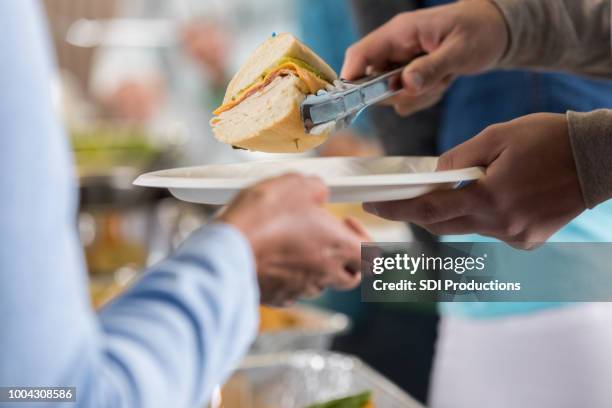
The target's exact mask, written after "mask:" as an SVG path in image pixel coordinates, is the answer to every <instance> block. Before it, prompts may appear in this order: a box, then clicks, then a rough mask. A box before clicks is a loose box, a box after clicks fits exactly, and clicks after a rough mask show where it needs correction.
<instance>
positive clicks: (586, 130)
mask: <svg viewBox="0 0 612 408" xmlns="http://www.w3.org/2000/svg"><path fill="white" fill-rule="evenodd" d="M567 121H568V133H569V139H570V143H571V148H572V153H573V156H574V162H575V164H576V172H577V174H578V181H579V183H580V188H581V190H582V196H583V199H584V203H585V205H586V207H587V208H593V207H595V206H597V205H598V204H600V203H602V202H604V201H607V200H609V199H612V161H610V157H612V110H607V109H600V110H596V111H593V112H586V113H585V112H572V111H568V112H567Z"/></svg>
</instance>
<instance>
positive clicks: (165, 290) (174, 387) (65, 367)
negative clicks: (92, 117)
mask: <svg viewBox="0 0 612 408" xmlns="http://www.w3.org/2000/svg"><path fill="white" fill-rule="evenodd" d="M45 35H46V33H45V30H44V27H43V25H42V17H41V11H40V10H39V2H38V1H36V0H22V1H3V2H0V61H1V64H0V90H1V93H0V386H74V387H76V388H77V402H78V403H77V404H76V406H78V407H113V408H119V407H147V408H150V407H189V408H192V407H197V406H202V405H201V404H202V402H203V400H204V399H205V398H206V397H207V396H209V395H210V393H211V390H212V389H213V387H214V386H215V385H216V384H218V383H220V382H222V381H223V380H224V379H225V377H226V376H227V375H228V373H229V372H230V370H231V369H232V368H233V367H234V366H235V364H237V362H238V361H239V359H240V357H241V355H242V354H243V353H244V352H245V351H246V349H247V347H248V345H249V343H250V341H251V340H252V338H253V337H254V335H255V332H256V327H257V304H258V291H257V282H256V274H255V268H254V262H253V259H252V253H251V250H250V247H249V245H248V242H247V241H246V240H245V239H244V237H243V236H242V235H241V234H240V233H239V232H238V231H236V230H235V229H233V228H232V227H230V226H227V225H222V224H216V225H210V226H207V227H204V228H203V229H202V230H200V231H199V232H197V233H196V234H194V235H193V236H192V237H191V238H190V239H189V240H188V241H187V242H186V243H185V244H184V245H183V246H182V247H181V248H180V249H179V250H178V251H177V253H176V254H175V255H173V256H172V257H170V258H169V259H167V260H165V261H163V262H161V263H159V264H158V265H156V266H155V267H153V268H151V269H150V270H149V271H147V272H146V273H145V274H144V276H143V277H142V279H140V280H139V281H138V282H137V283H136V284H135V285H134V286H133V287H132V288H131V290H129V291H128V293H127V294H126V295H125V296H123V297H121V298H120V299H118V300H117V301H115V302H114V303H112V304H111V305H109V306H108V307H107V308H105V309H104V310H103V311H102V313H101V314H100V315H99V316H97V315H96V314H95V313H94V312H93V310H92V309H91V306H90V305H89V299H88V291H87V276H86V273H85V266H84V262H83V257H82V254H81V248H80V245H79V242H78V238H77V231H76V226H75V225H76V204H77V200H76V186H75V183H74V174H73V170H72V168H73V167H72V165H71V159H70V154H69V149H68V144H67V140H66V137H65V135H64V133H63V130H62V128H61V126H60V124H59V122H58V119H57V117H56V115H55V112H54V111H53V107H52V103H51V100H52V98H51V90H50V88H51V86H50V84H51V76H52V69H51V64H50V62H49V61H50V57H49V53H48V50H47V48H46V43H45V41H44V39H45ZM2 406H4V405H3V404H1V403H0V407H2ZM9 406H10V404H9ZM20 406H24V407H25V406H26V405H21V404H20ZM34 406H37V405H34ZM45 406H49V404H45ZM66 406H69V407H75V404H67V405H66Z"/></svg>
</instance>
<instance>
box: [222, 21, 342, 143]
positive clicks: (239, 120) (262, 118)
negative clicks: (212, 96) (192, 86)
mask: <svg viewBox="0 0 612 408" xmlns="http://www.w3.org/2000/svg"><path fill="white" fill-rule="evenodd" d="M336 79H337V76H336V73H335V72H334V70H333V69H332V68H330V67H329V65H327V64H326V63H325V61H323V60H322V59H321V58H320V57H319V56H317V55H316V54H315V53H314V52H313V51H312V50H310V49H309V48H308V47H306V46H305V45H304V44H302V43H301V42H300V41H299V40H297V39H296V38H295V37H294V36H293V35H291V34H286V33H284V34H278V35H274V36H272V37H270V38H269V39H268V40H266V41H265V42H264V43H263V44H261V45H260V46H259V47H258V48H257V49H256V50H255V51H254V52H253V54H251V56H250V57H249V58H248V60H247V61H246V63H245V64H244V65H243V66H242V68H241V69H240V71H238V73H237V74H236V75H235V76H234V78H233V79H232V80H231V82H230V83H229V85H228V87H227V91H226V93H225V98H224V100H223V105H221V106H220V107H219V108H217V109H216V110H215V111H214V112H213V114H214V115H215V117H214V118H213V119H212V120H211V121H210V124H211V126H212V129H213V132H214V134H215V137H216V138H217V139H218V140H219V141H221V142H223V143H228V144H231V145H232V146H235V147H238V148H242V149H247V150H255V151H261V152H270V153H297V152H303V151H306V150H309V149H312V148H314V147H316V146H318V145H320V144H321V143H323V142H324V141H325V140H326V139H327V136H328V133H329V131H327V132H325V131H324V132H322V133H321V134H318V135H313V134H306V132H305V130H304V125H303V123H302V119H301V116H300V104H301V103H302V101H303V100H304V98H305V97H306V95H308V94H315V93H317V91H319V90H320V89H324V88H326V87H327V86H329V85H331V84H332V83H333V82H334V81H335V80H336Z"/></svg>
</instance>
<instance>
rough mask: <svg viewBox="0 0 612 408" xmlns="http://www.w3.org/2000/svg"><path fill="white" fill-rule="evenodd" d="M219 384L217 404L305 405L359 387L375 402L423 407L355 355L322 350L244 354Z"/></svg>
mask: <svg viewBox="0 0 612 408" xmlns="http://www.w3.org/2000/svg"><path fill="white" fill-rule="evenodd" d="M224 390H225V391H224V395H225V397H224V398H223V400H222V402H221V405H218V406H221V407H223V408H305V407H307V406H308V405H310V404H313V403H318V402H325V401H327V400H331V399H335V398H340V397H344V396H348V395H352V394H357V393H359V392H362V391H365V390H371V391H372V393H373V396H374V405H375V407H376V408H422V407H423V406H422V405H421V404H420V403H418V402H417V401H416V400H414V399H413V398H412V397H410V396H409V395H408V394H406V393H405V392H403V391H402V390H401V389H400V388H399V387H397V386H396V385H395V384H393V383H391V382H390V381H389V380H387V379H385V378H384V377H383V376H382V375H380V374H378V373H377V372H375V371H374V370H373V369H371V368H370V367H368V366H367V365H365V364H364V363H363V362H361V361H360V360H359V359H357V358H355V357H351V356H347V355H343V354H338V353H332V352H326V351H300V352H293V353H279V354H268V355H257V356H249V357H247V358H246V359H245V360H244V362H243V364H242V365H241V366H240V368H239V369H238V370H237V371H236V372H235V374H234V375H233V377H232V378H231V379H230V381H229V382H228V383H227V384H226V386H225V387H224ZM230 393H231V394H233V395H230Z"/></svg>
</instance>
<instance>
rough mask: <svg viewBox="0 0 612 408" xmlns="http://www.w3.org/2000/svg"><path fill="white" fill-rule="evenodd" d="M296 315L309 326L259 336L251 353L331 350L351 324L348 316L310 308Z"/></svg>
mask: <svg viewBox="0 0 612 408" xmlns="http://www.w3.org/2000/svg"><path fill="white" fill-rule="evenodd" d="M294 310H295V312H296V313H298V314H299V315H301V317H302V318H303V319H305V320H308V325H307V326H305V327H295V328H288V329H286V330H277V331H267V332H262V333H259V335H258V336H257V338H256V339H255V342H254V343H253V345H252V346H251V349H250V350H249V354H270V353H279V352H284V351H295V350H306V349H309V350H327V349H329V348H330V346H331V343H332V340H333V339H334V337H336V336H338V335H340V334H342V333H345V332H346V331H347V330H348V329H349V328H350V325H351V322H350V319H349V317H348V316H347V315H345V314H342V313H337V312H332V311H328V310H325V309H322V308H319V307H314V306H310V305H303V304H300V305H297V306H295V307H294Z"/></svg>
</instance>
